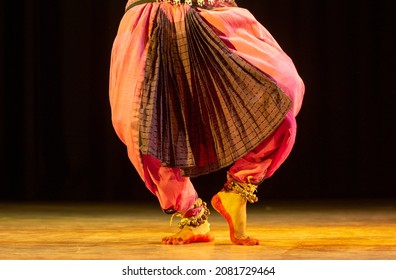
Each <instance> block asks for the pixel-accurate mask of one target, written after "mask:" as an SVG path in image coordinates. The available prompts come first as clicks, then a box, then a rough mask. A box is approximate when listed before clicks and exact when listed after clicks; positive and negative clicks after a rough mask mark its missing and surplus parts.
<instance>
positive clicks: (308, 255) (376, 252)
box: [0, 201, 396, 260]
mask: <svg viewBox="0 0 396 280" xmlns="http://www.w3.org/2000/svg"><path fill="white" fill-rule="evenodd" d="M248 221H249V229H250V230H249V233H250V234H251V235H252V236H254V237H256V238H259V239H260V241H261V243H260V245H259V246H254V247H244V246H235V245H231V243H230V241H229V238H228V227H227V224H226V222H225V221H224V220H223V219H222V217H221V216H220V215H219V214H217V213H216V212H215V211H212V215H211V216H210V222H211V228H212V231H213V233H214V234H215V237H216V239H215V241H214V242H212V243H195V244H189V245H182V246H172V245H163V244H161V238H162V236H164V235H168V233H169V232H175V231H176V230H177V228H176V224H177V222H178V218H175V221H174V226H173V227H171V228H170V227H169V216H168V215H165V214H163V213H162V212H161V210H160V208H159V206H158V205H157V204H155V203H151V204H150V203H148V204H140V205H137V204H125V203H123V204H92V203H86V204H76V203H0V259H2V260H31V259H37V260H88V259H89V260H102V259H103V260H176V259H186V260H205V259H213V260H228V259H232V260H249V259H253V260H396V201H375V202H369V201H359V202H356V201H355V202H348V201H342V202H313V203H311V202H306V201H303V202H268V201H267V202H266V205H261V204H256V205H249V206H248Z"/></svg>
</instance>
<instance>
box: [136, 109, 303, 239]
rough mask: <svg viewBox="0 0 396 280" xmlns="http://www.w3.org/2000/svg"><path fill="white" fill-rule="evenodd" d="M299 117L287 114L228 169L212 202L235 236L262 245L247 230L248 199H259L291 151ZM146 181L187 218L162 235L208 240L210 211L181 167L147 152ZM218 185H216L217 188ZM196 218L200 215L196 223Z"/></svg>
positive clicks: (167, 208)
mask: <svg viewBox="0 0 396 280" xmlns="http://www.w3.org/2000/svg"><path fill="white" fill-rule="evenodd" d="M295 135H296V123H295V119H294V117H293V115H292V114H291V113H290V114H288V115H287V116H286V118H285V119H284V121H283V122H282V124H281V125H280V126H279V127H278V129H277V130H276V131H275V132H274V133H273V134H272V135H271V136H270V137H268V138H267V139H265V140H264V141H263V142H262V143H260V145H258V146H257V147H256V148H255V149H254V150H252V151H251V152H249V153H248V154H246V155H245V156H244V157H242V158H240V159H238V160H237V161H236V162H235V163H234V164H233V165H232V166H231V167H230V169H229V172H228V176H227V180H226V182H225V184H224V186H223V188H222V189H221V190H220V191H219V192H218V193H217V194H215V195H214V196H213V198H212V200H211V203H212V206H213V208H214V209H215V210H216V211H217V212H219V213H220V214H221V215H222V216H223V217H224V218H225V219H226V221H227V223H228V225H229V230H230V239H231V242H232V243H234V244H238V245H257V244H259V241H258V240H257V239H254V238H251V237H250V236H249V235H248V234H247V226H246V221H247V215H246V204H247V202H251V203H254V202H256V201H257V197H256V195H255V191H256V188H257V187H258V185H259V184H260V183H262V182H263V181H264V179H267V178H269V177H270V176H272V174H273V173H274V172H275V171H276V170H277V169H278V167H279V166H280V165H281V164H282V163H283V161H284V160H285V159H286V158H287V156H288V155H289V153H290V151H291V149H292V147H293V144H294V140H295ZM142 160H143V166H144V178H143V179H144V181H145V182H146V186H147V187H148V188H149V190H150V191H151V192H152V193H153V194H154V195H156V196H157V198H158V200H159V203H160V205H161V208H162V209H163V210H164V212H165V213H168V214H178V215H179V216H180V217H181V218H182V221H181V223H179V227H180V231H179V232H177V233H176V234H174V235H171V236H167V237H165V238H164V239H163V243H165V244H187V243H191V242H209V241H212V240H213V239H214V238H213V235H212V233H211V232H210V224H209V220H208V216H209V212H208V210H207V206H206V203H204V202H203V203H201V202H200V199H199V198H198V194H197V192H196V190H195V188H194V186H193V184H192V182H191V180H190V178H188V177H184V176H182V175H181V170H180V169H179V168H170V167H164V166H162V164H161V162H160V161H159V160H158V159H156V158H153V157H152V156H148V155H146V156H143V157H142ZM215 187H216V186H211V188H212V189H213V188H215ZM194 221H198V222H197V223H196V224H194Z"/></svg>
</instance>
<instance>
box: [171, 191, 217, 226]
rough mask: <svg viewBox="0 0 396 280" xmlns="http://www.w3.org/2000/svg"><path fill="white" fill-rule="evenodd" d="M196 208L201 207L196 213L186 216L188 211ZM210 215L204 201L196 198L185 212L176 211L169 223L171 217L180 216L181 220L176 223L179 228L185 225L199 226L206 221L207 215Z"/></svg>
mask: <svg viewBox="0 0 396 280" xmlns="http://www.w3.org/2000/svg"><path fill="white" fill-rule="evenodd" d="M198 208H201V209H200V210H198V211H199V212H198V214H196V215H192V216H186V215H188V213H189V212H191V211H194V210H197V209H198ZM209 215H210V211H209V208H208V207H207V204H206V202H203V201H202V199H200V198H198V199H197V201H196V202H195V203H194V205H193V206H192V207H191V208H190V209H188V210H187V211H185V212H177V213H174V214H173V215H172V218H171V221H170V224H171V225H172V221H173V217H174V216H177V217H181V218H182V219H181V221H180V222H179V223H178V227H179V228H180V229H183V228H184V227H185V226H190V227H199V226H200V225H202V224H204V223H205V222H207V221H208V217H209Z"/></svg>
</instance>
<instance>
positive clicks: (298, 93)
mask: <svg viewBox="0 0 396 280" xmlns="http://www.w3.org/2000/svg"><path fill="white" fill-rule="evenodd" d="M130 2H133V0H130ZM158 11H161V13H158ZM162 12H164V13H162ZM190 12H191V10H190V9H189V8H188V7H185V6H183V5H179V6H174V7H171V6H170V5H169V4H166V3H163V4H162V3H157V2H155V3H149V4H143V5H139V6H135V7H133V8H132V9H130V10H128V12H127V13H126V14H125V16H124V18H123V20H122V22H121V23H120V28H119V32H118V35H117V38H116V40H115V42H114V46H113V53H112V61H111V71H110V102H111V107H112V120H113V125H114V128H115V130H116V132H117V135H118V136H119V138H120V139H121V140H122V141H123V142H124V143H125V144H126V146H127V149H128V156H129V158H130V160H131V162H132V164H133V165H134V166H135V168H136V170H137V172H138V174H139V175H140V177H141V178H142V179H143V181H144V182H145V184H146V186H147V188H148V189H149V190H150V191H151V192H152V193H153V194H154V195H155V196H156V197H157V198H158V200H159V203H160V205H161V208H162V209H163V210H164V211H165V212H166V213H169V214H172V215H178V216H180V217H181V218H182V220H181V222H180V223H179V227H180V231H179V232H178V233H176V234H174V235H171V236H169V237H165V238H164V239H163V243H165V244H187V243H191V242H208V241H212V240H213V235H212V233H211V232H210V225H209V221H208V216H209V210H208V209H207V205H206V204H205V203H204V202H202V201H201V200H200V199H199V198H198V194H197V192H196V190H195V188H194V186H193V184H192V182H191V180H190V178H189V177H188V176H189V175H188V174H187V175H186V172H185V171H186V170H183V169H180V168H177V167H170V166H174V165H169V164H166V163H165V164H164V161H163V160H161V159H159V158H158V157H155V156H153V155H151V152H152V151H151V150H150V148H152V147H154V148H156V147H158V146H160V145H151V142H150V141H149V140H147V139H154V140H156V139H160V137H161V135H159V136H158V135H157V137H153V138H150V137H147V135H148V136H151V134H150V133H152V132H153V131H152V126H151V124H152V123H155V122H150V123H145V122H144V121H145V120H146V118H145V117H143V116H149V118H148V119H149V120H151V119H150V117H152V116H154V117H155V116H157V114H155V113H152V112H149V111H148V110H146V109H147V108H148V107H149V106H150V104H152V103H150V102H151V101H152V100H151V99H150V98H151V97H152V96H154V95H150V94H151V93H152V92H148V91H150V90H151V89H153V88H155V87H154V86H151V85H152V84H151V82H153V83H156V81H157V80H156V79H157V77H158V75H157V72H155V71H156V70H154V72H152V73H150V72H148V71H147V65H149V66H150V65H152V64H150V63H154V62H155V61H154V59H153V57H155V58H156V59H157V58H159V59H163V58H164V57H162V56H161V54H162V52H159V54H157V53H155V51H156V50H157V47H156V45H155V40H153V42H154V43H152V44H151V45H148V38H151V37H152V35H153V33H155V32H153V29H154V27H155V23H154V22H155V21H154V20H153V19H155V18H156V17H157V15H159V14H160V15H161V16H162V17H164V18H166V17H168V16H170V15H172V16H173V19H172V22H170V23H169V24H173V22H177V23H179V22H183V21H184V20H185V17H184V14H185V13H189V16H191V15H192V16H193V19H194V20H197V21H196V22H193V24H196V25H197V27H202V24H205V27H204V28H203V30H208V31H210V32H209V33H210V34H209V35H208V34H206V35H208V37H209V40H212V41H210V42H206V41H205V43H210V44H209V45H208V47H210V48H211V50H212V51H216V52H217V51H218V50H219V49H217V45H218V43H219V44H220V43H221V44H222V47H221V48H220V52H219V56H218V55H217V53H216V56H214V57H216V58H217V57H220V55H223V54H224V53H225V52H226V51H227V54H226V55H225V56H222V57H223V58H224V61H226V62H227V63H228V60H229V59H231V61H230V62H231V63H234V64H233V67H234V68H235V69H236V68H237V67H241V68H243V69H242V71H240V72H238V73H242V74H246V73H250V71H252V72H255V73H256V74H255V76H254V77H253V78H252V79H251V80H249V81H251V82H252V83H263V84H265V85H266V87H267V88H268V89H271V93H274V94H275V96H276V97H275V98H267V99H266V100H264V101H265V102H262V103H260V102H254V101H252V100H256V98H255V97H254V96H253V98H251V100H250V99H249V98H247V99H246V98H245V99H244V100H245V101H246V102H247V103H246V106H245V108H237V109H238V110H241V111H243V110H246V111H247V112H242V113H241V111H236V109H235V108H234V107H232V108H226V109H230V110H231V111H229V112H231V113H228V114H227V115H225V117H224V118H223V119H222V121H224V122H227V123H226V124H224V123H221V125H223V126H222V127H223V128H224V129H227V127H228V125H234V122H233V121H232V120H230V119H229V118H228V117H235V116H237V117H238V116H240V118H239V119H238V121H240V122H241V123H242V122H244V121H246V120H248V121H249V119H250V117H248V116H250V115H249V114H251V116H252V117H253V118H254V117H255V116H256V113H257V115H259V114H260V111H257V110H256V109H257V108H256V106H255V105H256V103H260V104H264V103H265V104H267V105H265V106H267V107H266V108H264V109H265V110H268V109H269V108H270V109H273V108H275V107H271V106H273V104H272V103H271V102H273V101H274V102H278V101H279V100H281V101H282V100H285V99H284V98H283V97H282V96H287V98H288V99H289V100H290V101H291V105H290V107H288V109H287V110H286V107H287V106H283V107H282V106H278V107H279V108H278V107H277V108H275V109H276V110H277V109H279V111H280V112H279V114H278V115H276V116H275V114H274V115H273V116H275V117H274V119H272V120H275V119H276V124H275V123H274V122H272V120H270V121H271V123H270V124H269V125H268V127H270V128H271V130H269V131H267V132H268V133H267V134H266V135H265V137H261V136H262V135H259V136H260V140H259V141H257V143H256V142H255V144H254V145H252V147H247V148H246V150H247V152H246V153H243V155H241V156H238V157H234V156H228V157H227V158H228V159H229V158H236V160H233V162H227V165H226V166H229V164H231V167H230V169H229V172H228V177H227V179H226V178H225V184H224V187H223V188H221V187H220V188H219V186H208V187H210V188H211V189H213V190H214V191H215V192H216V191H219V192H218V193H217V194H215V195H214V197H213V199H212V201H211V202H212V206H213V207H214V208H215V210H216V211H218V212H219V213H220V214H221V215H222V216H223V217H224V218H225V219H226V221H227V222H228V225H229V228H230V238H231V241H232V242H233V243H235V244H241V245H256V244H258V240H256V239H254V238H251V237H249V235H248V234H247V230H246V203H247V202H248V201H250V202H254V201H255V195H254V192H255V191H256V188H257V186H258V185H259V184H260V183H262V181H263V180H264V179H266V178H269V177H270V176H272V174H273V173H274V172H275V171H276V170H277V169H278V167H279V166H280V165H281V164H282V163H283V161H284V160H285V159H286V158H287V156H288V155H289V153H290V151H291V149H292V146H293V144H294V139H295V135H296V123H295V116H296V115H297V113H298V111H299V109H300V107H301V102H302V98H303V93H304V84H303V82H302V80H301V79H300V77H299V76H298V74H297V71H296V69H295V67H294V65H293V63H292V61H291V59H290V58H289V57H288V56H287V55H286V54H285V53H284V52H283V50H282V49H281V48H280V46H279V45H278V44H277V42H276V41H275V40H274V38H273V37H272V36H271V34H270V33H269V32H268V31H267V30H266V29H265V28H264V27H263V26H262V25H260V24H259V23H258V22H257V21H256V20H255V19H254V17H253V16H252V15H251V14H250V13H249V12H248V11H247V10H245V9H241V8H236V7H222V8H219V9H216V8H214V9H209V10H205V9H197V10H196V11H194V12H193V13H190ZM197 15H199V18H197V17H196V16H197ZM201 19H203V20H204V22H201V21H202V20H201ZM197 22H198V23H197ZM161 23H162V21H160V23H159V24H161ZM167 24H168V23H167ZM175 26H176V25H175ZM177 27H178V28H179V27H180V26H179V25H177ZM193 31H194V32H195V29H194V30H193ZM156 32H157V31H156ZM200 32H201V31H200ZM155 34H156V35H158V34H159V33H158V32H157V33H155ZM175 34H176V35H177V36H179V34H180V32H176V33H175ZM165 35H166V34H165ZM206 35H205V36H206ZM182 39H183V40H184V39H185V38H184V37H183V38H182ZM219 39H220V41H219ZM205 40H206V39H205ZM216 40H217V41H216ZM165 41H168V42H169V40H165ZM161 42H162V41H161ZM213 42H214V43H213ZM181 46H184V45H183V44H181ZM169 47H170V48H172V47H173V45H171V46H169ZM193 47H196V45H195V44H193ZM228 47H229V48H230V51H228V50H225V48H228ZM205 48H206V47H205ZM171 50H173V49H171ZM166 53H172V52H166ZM195 53H196V54H198V55H199V54H200V52H195ZM204 58H205V57H201V58H200V59H198V60H196V61H195V63H201V62H202V61H203V59H204ZM172 59H173V58H172ZM172 59H171V60H172ZM150 60H151V62H150ZM147 61H149V62H150V63H147ZM166 62H167V61H165V63H166ZM172 62H173V61H172ZM174 62H175V63H169V64H168V65H167V66H169V67H174V66H175V65H178V64H177V63H179V65H183V63H184V62H185V61H184V60H180V61H179V60H177V59H175V61H174ZM208 62H211V61H208ZM159 63H163V62H162V60H161V61H159ZM161 66H162V65H161ZM234 68H232V67H230V68H229V67H221V69H223V70H224V71H229V70H231V71H233V70H235V69H234ZM151 69H158V68H155V67H152V68H151ZM179 69H183V67H181V68H178V69H177V70H179ZM213 69H214V68H213ZM216 69H217V68H216ZM238 69H240V68H238ZM246 69H247V70H248V71H245V70H246ZM203 70H204V71H208V70H207V69H205V68H203ZM209 72H210V71H209ZM257 72H260V73H257ZM147 73H149V74H147ZM161 73H162V72H161ZM183 73H184V72H183ZM199 73H201V72H199V71H198V74H199ZM211 73H213V74H215V73H216V71H214V70H213V72H211ZM150 74H152V75H153V78H151V76H150ZM209 74H210V73H209ZM226 74H229V73H226ZM189 75H190V74H189ZM249 75H250V74H248V75H247V76H246V77H247V78H249ZM252 75H253V74H252ZM186 77H187V76H186ZM224 77H232V78H231V79H230V81H229V82H230V84H231V85H232V86H233V87H234V88H237V87H238V86H239V84H238V83H239V81H238V82H236V80H235V79H236V78H240V77H239V76H238V75H231V74H230V75H227V76H225V75H219V77H218V79H222V78H224ZM161 78H162V77H161ZM165 78H167V77H165ZM187 78H189V79H190V80H189V82H191V81H197V80H196V79H191V78H190V76H188V77H187ZM186 80H187V79H184V78H183V79H182V78H181V79H180V80H178V82H180V83H182V84H181V85H182V86H180V87H177V86H175V87H173V86H172V87H170V88H168V89H167V90H165V91H163V92H166V93H169V91H170V92H171V93H173V92H172V91H173V90H174V89H175V88H176V89H183V90H184V89H189V86H190V84H188V85H186V84H183V83H185V81H186ZM216 80H217V78H212V79H207V80H204V82H202V83H201V84H200V85H206V86H207V88H206V90H207V92H206V93H207V94H208V95H207V96H209V95H210V94H212V93H211V92H209V90H208V89H209V88H210V89H211V90H212V89H218V88H220V87H217V86H212V87H208V84H206V83H209V82H210V83H213V85H214V83H215V82H217V81H216ZM169 81H170V80H167V82H169ZM240 81H241V82H245V81H244V79H240ZM268 81H269V83H268ZM271 83H273V84H276V88H279V89H280V91H282V93H280V92H279V93H278V92H277V91H276V88H275V87H272V85H271ZM225 84H227V83H225ZM247 84H249V83H247ZM148 85H149V86H148ZM194 86H195V87H193V88H194V90H196V89H197V88H198V92H199V91H200V90H201V89H202V90H204V89H205V88H202V87H200V86H197V85H194ZM155 89H156V88H155ZM253 90H256V93H258V94H257V98H258V99H259V98H260V97H261V94H262V95H264V93H265V90H263V91H261V85H257V87H253V86H252V87H251V88H248V89H247V90H240V91H239V92H237V93H236V94H239V93H241V94H240V95H241V96H239V97H240V100H242V99H243V98H242V97H243V95H245V94H246V93H247V94H250V93H251V92H252V91H253ZM226 91H227V90H226ZM161 92H162V91H161ZM193 92H195V91H193ZM157 93H158V92H157V91H156V92H153V94H157ZM187 93H189V92H187ZM182 94H186V93H184V92H183V93H182ZM201 94H202V93H201ZM225 94H226V95H225V96H221V98H223V99H221V100H227V101H228V100H231V99H232V98H231V99H227V97H229V96H232V94H234V93H232V94H231V93H229V92H226V93H225ZM174 96H175V97H179V96H183V98H184V97H186V96H187V95H179V93H174ZM196 96H200V94H193V97H194V98H195V97H196ZM200 97H202V96H200ZM213 97H214V98H218V97H219V96H217V95H216V93H214V94H213ZM258 99H257V100H258ZM153 100H159V98H157V99H156V98H153ZM166 100H172V98H168V99H166ZM182 100H184V99H182ZM208 100H210V98H202V100H201V99H200V100H198V102H208ZM219 100H220V99H219ZM194 101H195V100H194ZM215 101H216V102H217V99H216V100H215ZM267 101H268V102H269V103H267ZM281 101H280V103H282V102H281ZM249 102H250V103H249ZM170 103H171V105H172V106H177V105H179V103H180V102H170ZM142 104H143V105H142ZM191 104H193V105H195V104H197V103H195V102H192V103H191ZM202 104H203V105H208V106H209V107H210V109H211V110H216V109H217V107H216V106H217V105H219V106H224V104H225V102H223V101H222V102H217V103H213V104H207V103H202ZM240 104H241V102H240V101H239V102H236V103H234V104H231V105H233V106H239V105H240ZM189 105H190V103H188V106H185V107H184V108H178V107H175V108H176V109H180V111H181V112H182V113H183V114H184V113H185V111H183V110H185V109H186V108H187V111H188V110H189V109H190V106H189ZM278 105H279V104H278ZM163 107H164V108H166V106H163ZM209 107H205V108H209ZM226 107H227V106H226ZM281 107H282V108H281ZM152 108H154V109H157V108H159V107H158V106H152ZM161 108H162V107H161ZM197 108H200V107H195V108H191V109H197ZM202 108H203V107H202ZM282 109H284V110H283V111H282ZM232 110H234V111H232ZM254 110H256V111H254ZM219 111H220V112H221V110H219ZM142 112H143V113H142ZM147 112H148V113H147ZM195 112H199V110H195V111H194V113H190V115H188V118H187V125H185V127H183V128H184V129H185V130H186V132H187V133H188V132H191V130H195V129H202V128H203V131H204V130H205V129H206V127H209V126H198V125H188V121H190V122H192V123H194V124H196V123H195V120H196V119H200V118H199V117H196V118H194V114H195ZM216 112H217V111H216ZM268 112H274V111H272V110H268ZM165 113H167V112H165ZM172 113H173V111H172ZM210 113H212V116H213V115H215V114H213V112H210ZM271 114H272V113H270V115H271ZM165 115H166V114H165ZM172 116H173V115H172ZM217 116H219V115H217ZM271 116H272V115H271ZM206 117H207V115H205V116H203V118H202V119H204V120H205V121H206V120H207V118H206ZM220 117H222V116H220ZM159 119H161V118H159ZM142 120H143V122H144V123H143V125H142ZM183 120H184V119H183ZM210 121H212V120H210ZM172 124H175V123H172ZM211 124H212V123H211ZM214 124H215V125H217V123H214ZM253 124H254V125H261V123H260V122H259V121H256V120H253ZM176 125H179V123H178V122H176ZM160 128H162V127H160ZM239 128H240V127H239ZM239 128H238V129H239ZM242 128H243V129H242V130H239V131H244V132H245V131H246V130H244V129H245V128H246V129H250V130H249V131H250V132H251V134H249V133H245V135H244V137H241V138H242V139H240V140H241V141H240V142H238V141H239V140H238V141H235V142H236V143H237V144H239V143H241V142H242V141H245V142H244V143H243V145H242V148H245V147H246V146H248V145H249V144H251V142H252V141H255V140H257V139H258V138H257V137H255V136H254V135H253V134H254V133H258V134H262V133H261V130H260V129H254V128H253V129H252V127H250V126H249V125H244V124H242ZM264 128H265V126H264ZM272 128H273V130H272ZM143 130H144V131H143ZM213 131H216V132H219V134H221V135H222V136H224V135H225V136H229V135H227V132H225V131H221V130H216V129H214V130H213ZM213 131H212V132H213ZM236 131H238V130H237V129H234V130H231V132H234V133H235V132H236ZM172 132H173V131H172ZM184 132H185V131H184V130H183V133H184ZM192 132H193V134H190V135H189V136H196V135H198V136H200V133H194V132H195V131H192ZM204 132H205V131H204ZM176 133H177V131H176ZM263 133H264V132H263ZM236 134H238V133H236ZM142 135H143V136H144V137H143V136H142ZM172 136H173V134H172ZM177 136H179V135H177ZM215 136H216V135H215ZM236 136H238V135H236ZM245 137H246V138H245ZM170 138H172V137H170ZM191 138H192V137H191ZM219 138H221V137H219ZM186 139H190V137H186ZM206 139H209V138H206ZM246 139H248V140H246ZM195 140H196V139H195ZM215 140H216V141H224V139H217V138H216V139H215ZM230 140H233V139H232V137H231V139H230ZM142 141H143V142H142ZM260 141H261V142H260ZM214 142H215V141H213V143H214ZM142 143H143V144H144V145H142ZM155 143H157V144H158V143H162V142H160V141H158V142H155ZM196 143H197V141H191V142H190V143H188V144H192V145H193V144H196ZM216 143H217V142H216ZM171 144H172V143H171ZM222 144H224V146H227V147H228V150H227V151H229V150H232V149H233V147H232V145H231V146H230V144H229V142H228V141H225V142H223V143H222ZM192 145H191V146H192ZM196 146H197V145H196ZM204 146H205V145H200V146H199V145H198V148H201V147H204ZM142 147H143V148H144V149H143V151H142ZM169 147H173V146H172V145H169ZM211 147H212V148H217V147H218V145H213V144H212V146H211ZM183 148H185V147H183ZM204 148H205V147H204ZM165 150H166V149H165ZM212 151H213V150H210V152H212ZM154 152H157V151H154ZM215 152H216V151H215ZM175 154H176V155H183V156H184V155H189V154H188V153H184V152H183V153H175ZM203 154H204V153H203ZM207 154H210V153H207ZM210 155H212V154H210ZM167 156H168V155H167ZM186 158H187V159H190V158H191V157H186ZM212 158H216V156H214V157H212ZM201 159H202V158H201ZM183 160H184V158H183ZM177 166H178V165H177ZM222 167H224V166H222Z"/></svg>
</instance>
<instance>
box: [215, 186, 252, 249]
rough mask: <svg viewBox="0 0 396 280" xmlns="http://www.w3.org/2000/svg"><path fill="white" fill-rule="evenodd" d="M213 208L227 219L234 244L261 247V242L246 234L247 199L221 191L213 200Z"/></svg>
mask: <svg viewBox="0 0 396 280" xmlns="http://www.w3.org/2000/svg"><path fill="white" fill-rule="evenodd" d="M212 206H213V208H214V209H215V210H216V211H217V212H219V213H220V214H221V215H222V216H223V217H224V218H225V219H226V221H227V223H228V226H229V228H230V239H231V241H232V243H234V244H237V245H259V240H257V239H254V238H250V237H249V236H248V235H247V234H246V199H244V198H243V197H241V196H240V195H239V194H237V193H233V192H225V191H220V192H218V193H217V194H216V195H215V196H214V197H213V198H212Z"/></svg>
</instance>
